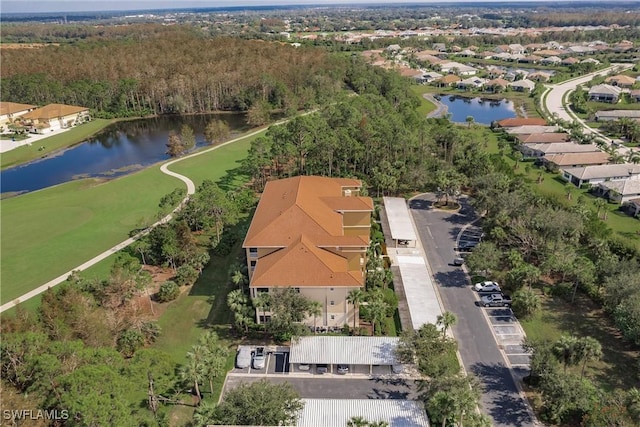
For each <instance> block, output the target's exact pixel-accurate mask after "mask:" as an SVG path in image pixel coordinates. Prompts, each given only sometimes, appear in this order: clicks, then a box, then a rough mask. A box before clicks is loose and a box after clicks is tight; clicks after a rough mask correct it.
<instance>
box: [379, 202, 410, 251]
mask: <svg viewBox="0 0 640 427" xmlns="http://www.w3.org/2000/svg"><path fill="white" fill-rule="evenodd" d="M382 201H383V203H384V209H385V211H386V213H387V219H388V221H389V228H390V229H391V238H392V239H393V240H395V241H396V242H397V241H398V240H408V241H416V240H418V238H417V237H416V232H415V229H414V228H413V223H412V222H411V215H410V214H409V209H408V208H407V201H406V200H405V199H403V198H401V197H383V198H382Z"/></svg>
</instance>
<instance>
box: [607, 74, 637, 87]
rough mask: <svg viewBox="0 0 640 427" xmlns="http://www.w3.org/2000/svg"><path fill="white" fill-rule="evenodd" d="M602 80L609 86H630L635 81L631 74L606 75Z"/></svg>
mask: <svg viewBox="0 0 640 427" xmlns="http://www.w3.org/2000/svg"><path fill="white" fill-rule="evenodd" d="M604 82H605V83H607V84H610V85H611V86H618V87H623V88H630V87H631V86H633V84H634V83H635V82H636V79H634V78H633V77H631V76H625V75H624V74H618V75H617V76H611V77H607V78H606V79H604Z"/></svg>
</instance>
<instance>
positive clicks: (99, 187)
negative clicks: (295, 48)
mask: <svg viewBox="0 0 640 427" xmlns="http://www.w3.org/2000/svg"><path fill="white" fill-rule="evenodd" d="M248 147H249V141H248V140H241V141H238V142H236V143H233V144H229V145H227V146H225V147H221V148H220V149H217V150H214V151H212V152H209V153H205V154H203V155H202V156H200V157H196V158H192V159H187V160H185V162H184V163H185V164H184V165H183V164H176V165H174V166H172V169H173V170H175V171H176V172H181V173H184V174H185V175H187V176H189V177H191V178H192V179H193V180H194V181H195V182H196V183H200V182H202V181H203V180H204V179H207V178H208V179H212V180H214V181H218V180H220V179H222V178H223V177H225V176H227V175H229V176H231V177H232V178H225V179H226V181H228V182H227V184H228V185H233V183H234V182H238V180H241V179H242V178H241V177H240V176H239V175H238V174H237V171H235V169H237V167H238V166H239V161H240V160H241V159H242V158H244V157H245V156H246V153H247V150H248ZM229 171H232V172H230V173H229V174H228V172H229ZM223 181H224V180H223ZM182 185H183V184H182V182H180V181H178V180H176V179H175V178H172V177H169V176H167V175H164V174H162V173H161V172H160V170H159V167H157V166H154V167H152V168H150V169H146V170H144V171H141V172H138V173H135V174H132V175H128V176H125V177H122V178H118V179H115V180H112V181H107V182H100V181H97V180H92V179H90V180H82V181H73V182H70V183H66V184H63V185H59V186H56V187H51V188H48V189H45V190H41V191H35V192H32V193H27V194H24V195H21V196H17V197H13V198H9V199H5V200H3V202H2V217H1V219H0V225H1V227H2V231H3V236H2V242H1V250H2V259H1V261H0V263H1V275H2V276H1V278H2V295H1V299H0V300H1V301H2V303H4V302H7V301H10V300H12V299H14V298H16V297H18V296H20V295H22V294H23V293H25V292H28V291H29V290H31V289H34V288H35V287H37V286H40V285H41V284H43V283H45V282H47V281H49V280H51V279H53V278H54V277H57V276H59V275H60V274H62V273H64V272H66V271H68V270H70V269H72V268H74V267H76V266H78V265H80V264H82V263H83V262H85V261H87V260H88V259H90V258H92V257H94V256H95V255H97V254H99V253H100V252H102V251H104V250H106V249H108V248H110V247H112V246H113V245H115V244H117V243H119V242H121V241H123V240H125V239H126V238H127V237H128V234H129V232H130V231H131V230H133V229H136V228H139V227H141V226H142V225H149V224H150V223H151V222H152V220H153V219H154V218H155V215H156V213H157V210H158V208H157V206H158V202H159V201H160V198H161V197H162V196H164V195H166V194H167V193H169V192H170V191H172V190H173V189H174V188H177V187H180V186H182Z"/></svg>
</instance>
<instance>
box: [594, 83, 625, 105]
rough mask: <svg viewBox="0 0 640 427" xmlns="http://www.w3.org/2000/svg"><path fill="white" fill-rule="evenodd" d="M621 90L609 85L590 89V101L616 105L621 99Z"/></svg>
mask: <svg viewBox="0 0 640 427" xmlns="http://www.w3.org/2000/svg"><path fill="white" fill-rule="evenodd" d="M621 92H622V91H621V89H620V88H619V87H616V86H611V85H607V84H602V85H595V86H593V87H592V88H591V89H589V101H599V102H610V103H612V104H615V103H616V102H618V99H619V98H620V93H621Z"/></svg>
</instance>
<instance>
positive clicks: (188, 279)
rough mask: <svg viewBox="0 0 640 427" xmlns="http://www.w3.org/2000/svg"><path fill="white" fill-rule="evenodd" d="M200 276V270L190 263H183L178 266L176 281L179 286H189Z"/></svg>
mask: <svg viewBox="0 0 640 427" xmlns="http://www.w3.org/2000/svg"><path fill="white" fill-rule="evenodd" d="M198 276H199V273H198V270H196V269H195V268H193V267H192V266H191V265H190V264H183V265H181V266H180V267H178V270H177V271H176V277H175V281H176V283H177V284H178V286H189V285H193V284H194V283H195V281H196V280H197V279H198Z"/></svg>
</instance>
